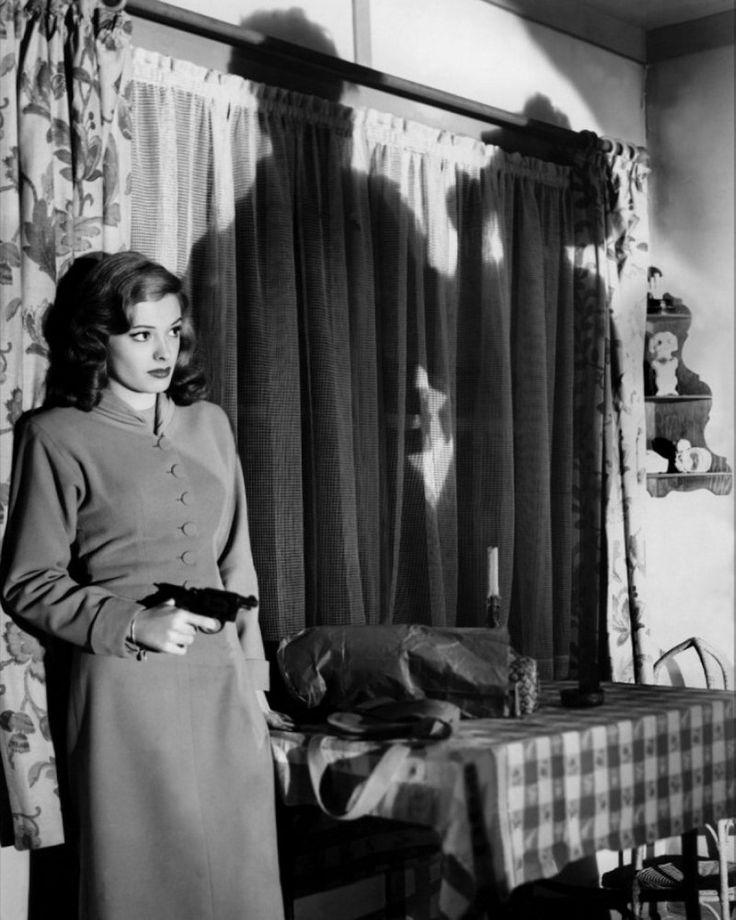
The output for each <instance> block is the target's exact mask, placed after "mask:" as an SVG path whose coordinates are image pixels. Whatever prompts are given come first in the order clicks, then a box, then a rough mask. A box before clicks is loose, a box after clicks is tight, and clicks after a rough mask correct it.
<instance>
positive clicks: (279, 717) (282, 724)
mask: <svg viewBox="0 0 736 920" xmlns="http://www.w3.org/2000/svg"><path fill="white" fill-rule="evenodd" d="M256 699H257V700H258V705H259V706H260V707H261V711H262V712H263V715H264V717H265V719H266V725H268V727H269V728H278V729H281V731H285V732H293V731H295V729H296V726H295V725H294V720H293V719H292V718H291V716H287V715H286V713H283V712H276V710H275V709H271V706H270V705H269V702H268V700H267V699H266V694H265V692H264V691H263V690H256Z"/></svg>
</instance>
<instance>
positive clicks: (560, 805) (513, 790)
mask: <svg viewBox="0 0 736 920" xmlns="http://www.w3.org/2000/svg"><path fill="white" fill-rule="evenodd" d="M563 686H570V684H569V683H568V684H545V685H544V687H543V694H542V697H543V703H542V706H541V707H540V709H539V710H538V711H537V712H535V713H534V714H533V715H532V716H527V717H524V718H522V719H472V720H467V721H463V722H461V723H460V725H459V726H458V727H457V728H456V730H455V731H454V733H453V735H452V736H451V737H450V738H449V739H447V740H446V741H441V742H435V743H432V744H428V745H423V746H418V747H413V748H412V750H411V751H410V753H409V756H408V757H407V758H406V760H404V762H403V763H402V765H401V766H400V768H399V770H398V773H397V774H396V776H395V779H394V781H393V782H392V783H391V784H390V786H389V787H388V788H387V791H386V794H385V795H384V796H383V798H382V799H381V801H380V802H379V803H378V805H377V806H376V808H375V810H374V812H373V813H374V814H376V815H377V816H380V817H384V818H394V819H397V820H400V821H409V822H413V823H417V824H425V825H430V826H432V827H434V828H435V829H436V830H437V832H438V834H439V837H440V840H441V847H442V887H441V889H440V910H441V911H442V914H443V916H445V917H447V918H450V920H457V918H461V917H463V916H464V915H465V914H466V913H467V911H468V910H469V908H470V906H471V905H473V904H474V903H476V901H477V898H478V895H479V892H481V891H489V890H490V891H493V892H495V893H496V894H497V895H498V896H501V897H504V896H506V895H508V893H509V892H510V891H511V890H512V889H513V888H514V887H516V886H517V885H520V884H522V883H523V882H529V881H533V880H534V879H539V878H546V877H549V876H552V875H554V874H556V873H557V872H559V871H560V870H561V869H562V868H563V867H564V866H565V865H566V864H567V863H569V862H571V861H573V860H575V859H579V858H581V857H583V856H585V855H590V854H592V853H595V852H596V851H597V850H601V849H613V850H618V849H625V848H628V847H631V846H638V845H640V844H643V843H650V842H653V841H655V840H658V839H662V838H666V837H671V836H675V835H679V834H680V833H682V832H683V831H685V830H689V829H692V828H696V827H700V826H701V825H703V824H705V823H711V822H715V821H716V820H717V819H719V818H723V817H727V816H734V815H736V738H735V736H736V697H735V696H734V694H733V693H731V692H726V691H714V690H699V689H693V688H686V687H653V686H642V685H634V684H606V685H605V686H604V689H605V692H606V701H605V703H604V705H602V706H599V707H596V708H592V709H564V708H562V707H561V706H560V704H559V690H560V688H561V687H563ZM306 741H307V735H305V734H303V733H299V732H272V735H271V743H272V748H273V753H274V759H275V764H276V773H277V781H278V786H279V788H280V792H281V795H282V797H283V800H284V801H285V803H286V804H287V805H288V804H291V805H295V804H308V803H309V804H312V803H314V796H313V791H312V787H311V783H310V779H309V772H308V769H307V763H306ZM320 745H321V747H322V750H323V753H324V754H325V756H326V757H327V758H328V759H329V761H330V762H331V766H330V770H329V774H328V775H329V779H330V781H331V786H332V788H331V790H330V789H329V788H324V787H323V790H322V791H323V797H324V798H325V799H326V800H328V801H332V802H333V803H334V805H333V806H332V807H334V808H335V809H338V808H339V805H338V802H340V801H342V802H344V801H346V800H347V797H348V795H349V794H350V791H351V790H352V789H354V788H355V787H356V785H358V784H360V783H361V782H362V781H363V780H364V779H365V778H366V776H368V775H369V774H370V772H371V771H372V770H373V768H374V767H375V765H376V763H377V762H378V760H379V759H380V756H381V753H382V751H383V750H385V746H381V745H379V744H376V743H374V742H354V741H346V740H344V739H340V738H336V737H332V736H329V735H325V736H324V737H322V738H321V742H320ZM325 785H326V784H325ZM330 792H331V795H332V799H328V796H329V794H330Z"/></svg>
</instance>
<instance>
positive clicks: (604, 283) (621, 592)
mask: <svg viewBox="0 0 736 920" xmlns="http://www.w3.org/2000/svg"><path fill="white" fill-rule="evenodd" d="M648 173H649V169H648V166H647V165H646V162H645V161H644V160H643V159H642V158H641V157H640V156H639V155H638V152H637V151H636V150H634V149H628V148H627V147H626V146H624V147H623V149H619V150H615V151H613V152H612V153H602V152H600V151H597V150H594V151H593V152H591V151H590V150H588V151H585V152H581V154H580V155H579V157H578V160H577V162H576V164H575V168H574V170H573V183H574V186H575V190H576V195H575V205H576V223H575V230H576V259H575V285H576V302H577V310H576V341H577V348H576V353H577V356H578V360H577V363H576V369H575V373H576V387H575V399H576V414H577V415H578V417H580V418H587V419H590V418H591V412H590V408H591V403H592V404H594V405H595V406H597V412H596V413H595V414H594V415H593V417H594V418H595V419H596V422H595V426H594V428H593V429H592V430H591V428H590V427H589V426H586V427H581V428H579V429H578V438H579V443H578V449H577V450H576V469H575V477H576V489H577V493H578V495H579V496H580V503H581V506H584V507H586V508H587V510H588V515H586V517H585V518H583V517H581V519H580V524H581V526H582V527H583V528H585V529H586V530H587V532H588V538H587V539H581V541H580V547H581V550H582V552H583V553H586V554H587V557H588V558H586V559H581V560H580V563H581V564H580V566H579V567H578V572H579V580H580V585H579V586H578V588H579V590H578V598H581V597H587V598H590V597H595V595H596V592H597V593H598V596H599V597H600V602H599V605H598V616H597V617H591V618H590V619H588V620H587V621H586V622H585V623H582V622H581V623H580V633H579V636H580V653H579V658H580V670H581V676H582V677H583V678H585V677H586V673H585V671H586V662H595V661H599V662H601V661H604V662H608V666H609V667H610V672H611V674H610V676H611V677H612V679H613V680H617V681H624V682H632V681H638V682H649V681H650V680H651V678H652V657H651V654H650V652H649V649H648V636H649V629H648V623H647V617H646V597H645V589H644V580H645V555H644V534H643V516H644V508H645V501H646V471H645V466H644V458H645V448H646V437H645V418H644V381H643V373H642V367H643V365H642V355H643V354H644V327H645V321H646V297H647V267H648V264H649V245H648V243H649V232H648V210H647V177H648ZM586 493H587V495H588V498H587V499H585V498H584V497H583V496H584V495H585V494H586ZM595 494H597V495H598V496H599V502H598V505H597V507H598V509H599V516H598V517H597V518H596V517H595V516H594V515H592V514H590V511H591V510H592V509H595V508H596V502H595V501H594V500H593V499H592V497H591V496H592V495H595ZM596 583H597V587H596ZM574 609H585V608H581V607H580V605H579V604H575V605H574Z"/></svg>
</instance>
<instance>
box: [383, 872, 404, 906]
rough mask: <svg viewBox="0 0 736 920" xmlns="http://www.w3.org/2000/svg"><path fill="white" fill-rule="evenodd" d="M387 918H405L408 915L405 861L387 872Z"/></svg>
mask: <svg viewBox="0 0 736 920" xmlns="http://www.w3.org/2000/svg"><path fill="white" fill-rule="evenodd" d="M385 892H386V920H404V917H405V916H406V911H405V909H404V908H405V905H406V868H405V866H404V865H403V863H400V864H399V867H398V868H397V869H390V870H389V871H388V872H387V873H386V882H385Z"/></svg>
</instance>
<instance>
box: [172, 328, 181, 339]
mask: <svg viewBox="0 0 736 920" xmlns="http://www.w3.org/2000/svg"><path fill="white" fill-rule="evenodd" d="M171 335H172V336H173V337H174V338H175V339H178V338H180V337H181V326H177V327H176V328H175V329H172V330H171Z"/></svg>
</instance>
